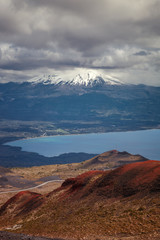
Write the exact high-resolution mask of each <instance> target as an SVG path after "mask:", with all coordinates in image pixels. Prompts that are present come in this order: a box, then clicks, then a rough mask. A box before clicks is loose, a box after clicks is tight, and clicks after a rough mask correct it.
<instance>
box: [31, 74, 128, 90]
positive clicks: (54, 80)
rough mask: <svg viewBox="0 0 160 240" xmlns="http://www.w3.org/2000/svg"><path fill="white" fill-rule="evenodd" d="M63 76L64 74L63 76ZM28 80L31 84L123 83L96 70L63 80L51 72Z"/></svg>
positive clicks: (89, 84) (79, 84) (81, 84)
mask: <svg viewBox="0 0 160 240" xmlns="http://www.w3.org/2000/svg"><path fill="white" fill-rule="evenodd" d="M64 78H65V76H64ZM28 82H31V83H32V84H39V83H41V84H44V85H49V84H56V85H57V84H58V85H71V86H74V85H76V86H90V87H92V86H96V85H99V84H100V85H102V84H105V85H122V84H124V83H123V82H121V81H120V80H118V79H117V78H114V77H111V76H108V75H106V76H102V75H101V74H97V73H96V72H92V71H90V72H84V73H80V74H77V75H76V76H75V77H74V78H73V79H72V80H68V81H67V80H63V79H62V78H61V77H60V76H58V75H56V74H53V75H43V76H39V77H34V78H32V79H30V80H28Z"/></svg>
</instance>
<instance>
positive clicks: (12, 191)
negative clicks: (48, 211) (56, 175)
mask: <svg viewBox="0 0 160 240" xmlns="http://www.w3.org/2000/svg"><path fill="white" fill-rule="evenodd" d="M63 181H64V180H58V179H57V180H50V181H47V182H44V183H41V184H39V185H37V186H34V187H30V188H25V189H20V190H11V191H5V192H0V194H4V193H14V192H15V193H16V192H21V191H28V190H31V189H35V188H38V187H42V186H44V185H46V184H48V183H51V182H63Z"/></svg>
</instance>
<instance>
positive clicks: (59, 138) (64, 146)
mask: <svg viewBox="0 0 160 240" xmlns="http://www.w3.org/2000/svg"><path fill="white" fill-rule="evenodd" d="M158 142H160V131H159V129H147V130H143V131H142V130H137V131H125V132H124V131H123V132H122V131H119V132H107V133H85V134H68V135H56V136H41V137H36V138H27V139H22V140H16V141H12V142H9V144H8V143H7V144H5V145H9V146H13V147H14V146H16V147H22V151H27V152H34V153H38V154H40V155H43V156H45V157H54V156H59V155H61V154H64V153H88V154H97V153H98V154H100V153H102V152H105V151H109V150H113V149H116V150H118V151H127V152H130V153H131V154H140V155H143V156H144V157H146V158H149V159H154V160H160V150H159V147H158Z"/></svg>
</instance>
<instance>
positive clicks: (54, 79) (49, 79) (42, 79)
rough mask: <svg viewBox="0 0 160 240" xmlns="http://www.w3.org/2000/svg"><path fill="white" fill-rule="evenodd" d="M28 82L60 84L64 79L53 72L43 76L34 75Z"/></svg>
mask: <svg viewBox="0 0 160 240" xmlns="http://www.w3.org/2000/svg"><path fill="white" fill-rule="evenodd" d="M28 82H31V83H32V84H38V83H42V84H44V85H48V84H58V83H61V82H63V80H62V78H61V77H59V76H58V75H56V74H52V75H47V74H45V75H43V76H37V77H34V78H32V79H30V80H28Z"/></svg>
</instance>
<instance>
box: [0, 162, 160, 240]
mask: <svg viewBox="0 0 160 240" xmlns="http://www.w3.org/2000/svg"><path fill="white" fill-rule="evenodd" d="M159 176H160V162H159V161H151V160H148V161H142V162H134V163H130V164H126V165H123V166H120V167H118V168H115V169H113V170H105V171H102V170H92V171H88V172H85V173H83V174H81V175H79V176H77V177H72V178H69V179H66V180H65V181H64V182H63V183H62V185H61V186H60V187H58V188H57V189H54V190H53V191H50V192H49V193H47V194H43V195H42V194H38V193H36V192H29V191H24V192H20V193H18V194H16V195H15V196H13V197H12V198H11V199H9V200H8V201H7V202H6V203H5V204H4V205H3V206H2V207H1V209H0V226H1V230H3V231H4V230H6V229H10V231H14V232H17V233H25V234H33V235H35V236H36V235H38V236H45V237H50V238H51V237H52V238H55V237H61V238H68V239H102V240H103V239H148V240H149V239H157V240H158V239H159V238H160V205H159V200H160V199H159V197H160V194H159V193H160V178H159Z"/></svg>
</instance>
